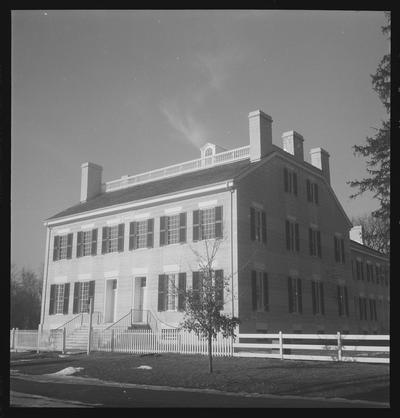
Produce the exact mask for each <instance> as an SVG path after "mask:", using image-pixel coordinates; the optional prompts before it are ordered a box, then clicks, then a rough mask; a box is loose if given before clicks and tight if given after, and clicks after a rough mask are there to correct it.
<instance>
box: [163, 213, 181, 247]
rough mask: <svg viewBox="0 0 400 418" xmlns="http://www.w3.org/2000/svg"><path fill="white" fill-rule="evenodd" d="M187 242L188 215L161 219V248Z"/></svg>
mask: <svg viewBox="0 0 400 418" xmlns="http://www.w3.org/2000/svg"><path fill="white" fill-rule="evenodd" d="M178 242H186V213H179V214H177V215H172V216H161V218H160V246H163V245H169V244H176V243H178Z"/></svg>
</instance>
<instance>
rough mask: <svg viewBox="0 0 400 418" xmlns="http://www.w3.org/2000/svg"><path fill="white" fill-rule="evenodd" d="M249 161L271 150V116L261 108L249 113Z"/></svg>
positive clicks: (258, 158)
mask: <svg viewBox="0 0 400 418" xmlns="http://www.w3.org/2000/svg"><path fill="white" fill-rule="evenodd" d="M249 133H250V161H252V162H253V161H258V160H260V159H261V158H263V157H265V156H266V155H267V154H269V153H270V152H271V151H272V118H271V116H269V115H267V114H266V113H264V112H263V111H262V110H256V111H254V112H250V113H249Z"/></svg>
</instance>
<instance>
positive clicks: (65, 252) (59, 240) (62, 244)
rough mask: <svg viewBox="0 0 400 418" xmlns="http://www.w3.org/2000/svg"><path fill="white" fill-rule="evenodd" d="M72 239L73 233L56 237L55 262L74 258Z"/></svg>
mask: <svg viewBox="0 0 400 418" xmlns="http://www.w3.org/2000/svg"><path fill="white" fill-rule="evenodd" d="M72 237H73V234H72V233H71V234H65V235H56V236H55V237H54V247H53V261H57V260H62V259H70V258H71V257H72Z"/></svg>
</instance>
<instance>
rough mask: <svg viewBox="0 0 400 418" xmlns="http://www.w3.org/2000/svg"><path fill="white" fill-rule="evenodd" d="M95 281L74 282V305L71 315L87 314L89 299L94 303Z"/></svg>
mask: <svg viewBox="0 0 400 418" xmlns="http://www.w3.org/2000/svg"><path fill="white" fill-rule="evenodd" d="M94 288H95V281H94V280H91V281H90V282H75V284H74V305H73V310H72V313H74V314H78V313H84V312H89V299H90V298H93V301H94Z"/></svg>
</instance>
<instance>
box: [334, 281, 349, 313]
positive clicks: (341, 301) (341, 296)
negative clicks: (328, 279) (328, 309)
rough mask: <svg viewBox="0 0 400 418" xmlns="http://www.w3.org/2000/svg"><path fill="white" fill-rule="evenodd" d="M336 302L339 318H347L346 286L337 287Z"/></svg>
mask: <svg viewBox="0 0 400 418" xmlns="http://www.w3.org/2000/svg"><path fill="white" fill-rule="evenodd" d="M337 302H338V312H339V316H343V315H346V316H349V301H348V296H347V287H346V286H338V287H337Z"/></svg>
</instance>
